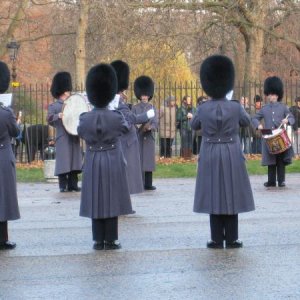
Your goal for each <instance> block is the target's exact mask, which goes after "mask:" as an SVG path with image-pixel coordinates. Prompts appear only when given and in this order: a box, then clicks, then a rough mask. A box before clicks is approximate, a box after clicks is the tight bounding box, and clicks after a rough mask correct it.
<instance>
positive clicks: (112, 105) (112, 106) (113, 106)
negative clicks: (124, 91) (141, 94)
mask: <svg viewBox="0 0 300 300" xmlns="http://www.w3.org/2000/svg"><path fill="white" fill-rule="evenodd" d="M119 101H120V95H116V96H115V98H114V99H113V100H111V101H110V102H109V104H108V109H109V110H116V109H117V108H118V106H119Z"/></svg>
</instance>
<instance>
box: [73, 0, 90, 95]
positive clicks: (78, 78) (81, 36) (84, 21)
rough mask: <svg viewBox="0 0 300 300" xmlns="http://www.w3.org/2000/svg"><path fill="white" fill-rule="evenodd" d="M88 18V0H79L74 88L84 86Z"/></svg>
mask: <svg viewBox="0 0 300 300" xmlns="http://www.w3.org/2000/svg"><path fill="white" fill-rule="evenodd" d="M88 20H89V0H81V1H80V4H79V20H78V26H77V36H76V49H75V66H76V71H75V72H76V74H75V84H76V90H82V89H83V88H84V82H85V75H86V68H85V64H86V48H85V44H86V31H87V28H88Z"/></svg>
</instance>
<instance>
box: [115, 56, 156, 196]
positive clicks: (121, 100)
mask: <svg viewBox="0 0 300 300" xmlns="http://www.w3.org/2000/svg"><path fill="white" fill-rule="evenodd" d="M111 65H112V66H113V68H114V69H115V71H116V74H117V78H118V92H117V94H116V96H115V98H114V100H113V101H112V102H113V103H115V107H114V108H115V109H118V110H119V111H120V112H122V114H123V115H124V117H125V119H126V121H127V122H128V124H129V125H130V130H129V131H128V132H127V133H126V134H124V135H122V136H121V143H122V148H123V152H124V156H125V159H126V161H127V174H128V184H129V191H130V194H137V193H142V192H144V184H143V177H142V171H141V170H142V169H141V158H140V147H139V141H138V137H137V132H136V128H135V125H136V124H141V123H145V122H148V121H149V120H150V118H152V117H154V110H153V109H149V110H148V111H147V112H144V113H141V114H134V113H133V112H132V111H131V109H130V108H129V106H128V104H127V103H126V98H125V91H126V90H127V89H128V85H129V73H130V69H129V66H128V64H127V63H125V62H124V61H122V60H115V61H113V62H112V63H111Z"/></svg>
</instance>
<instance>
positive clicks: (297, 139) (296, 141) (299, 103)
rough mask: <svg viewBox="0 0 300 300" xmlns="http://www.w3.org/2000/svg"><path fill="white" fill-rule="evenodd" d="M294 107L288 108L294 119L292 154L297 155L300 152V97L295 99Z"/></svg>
mask: <svg viewBox="0 0 300 300" xmlns="http://www.w3.org/2000/svg"><path fill="white" fill-rule="evenodd" d="M295 102H296V105H293V106H292V107H291V108H290V112H291V113H292V114H293V116H294V117H295V123H294V124H293V126H292V128H293V135H292V140H293V148H294V152H295V153H297V154H299V151H300V97H299V96H298V97H296V98H295Z"/></svg>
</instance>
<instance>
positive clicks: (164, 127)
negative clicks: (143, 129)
mask: <svg viewBox="0 0 300 300" xmlns="http://www.w3.org/2000/svg"><path fill="white" fill-rule="evenodd" d="M175 135H176V99H175V97H174V96H169V97H168V98H166V100H165V101H164V105H163V106H161V108H160V111H159V136H160V157H172V143H173V140H174V138H175Z"/></svg>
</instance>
